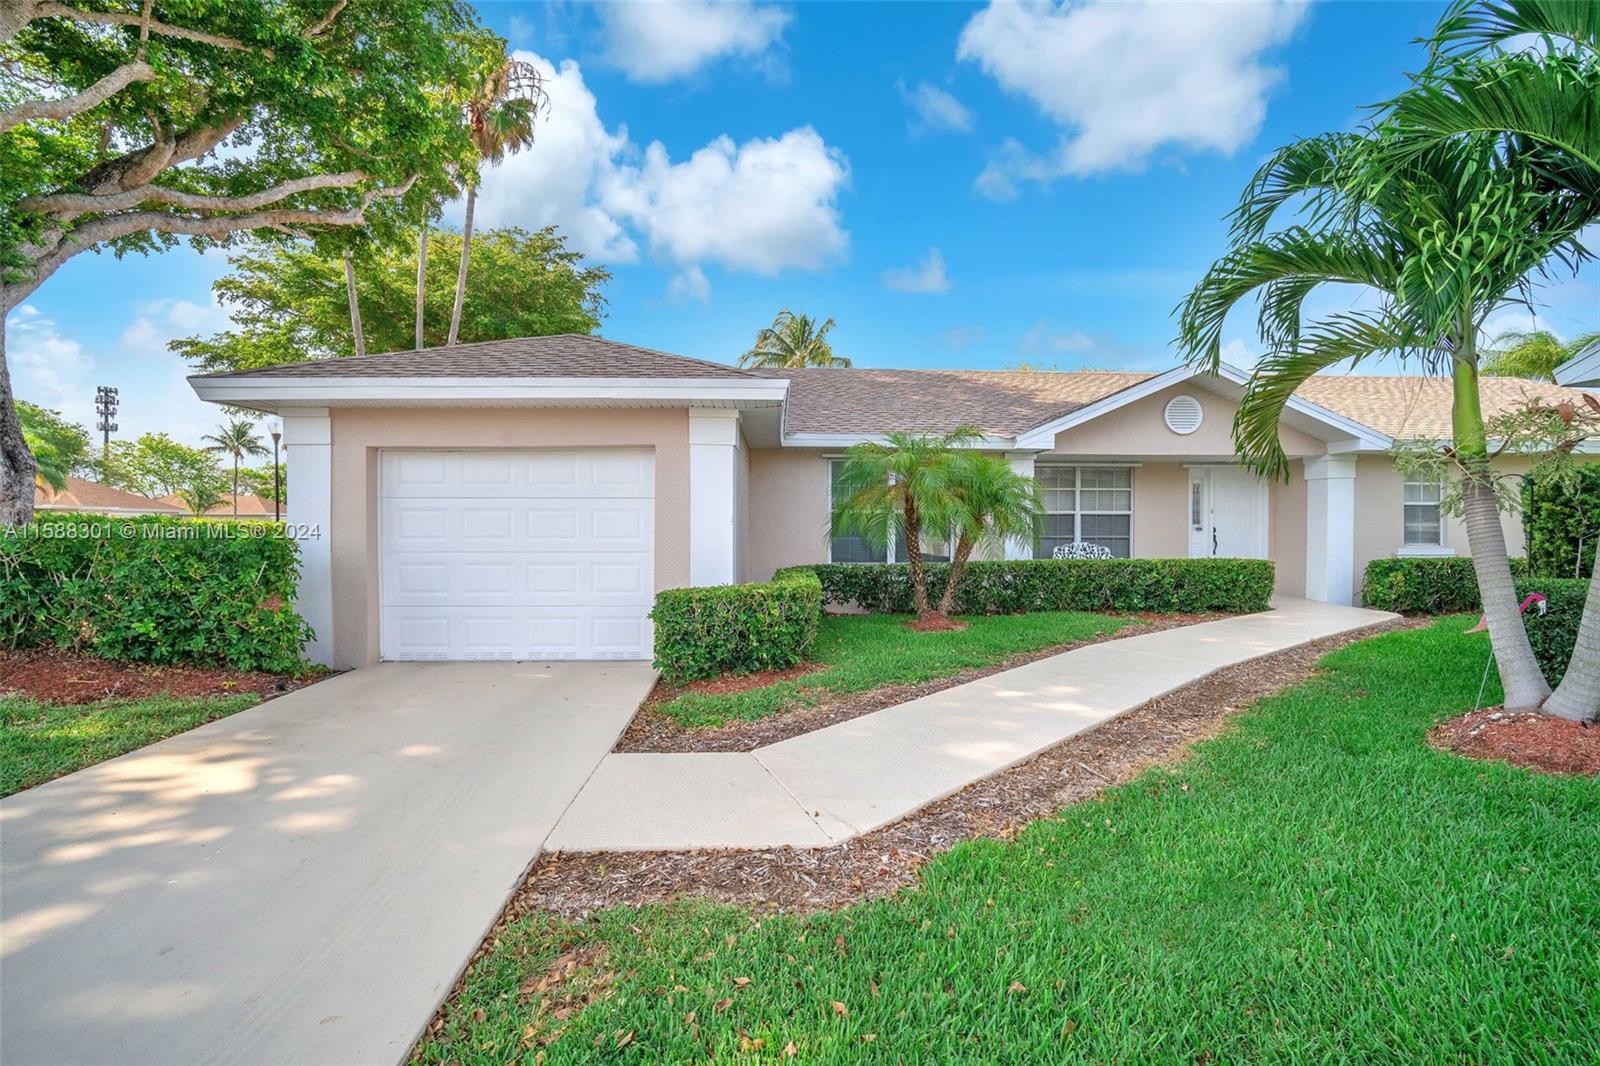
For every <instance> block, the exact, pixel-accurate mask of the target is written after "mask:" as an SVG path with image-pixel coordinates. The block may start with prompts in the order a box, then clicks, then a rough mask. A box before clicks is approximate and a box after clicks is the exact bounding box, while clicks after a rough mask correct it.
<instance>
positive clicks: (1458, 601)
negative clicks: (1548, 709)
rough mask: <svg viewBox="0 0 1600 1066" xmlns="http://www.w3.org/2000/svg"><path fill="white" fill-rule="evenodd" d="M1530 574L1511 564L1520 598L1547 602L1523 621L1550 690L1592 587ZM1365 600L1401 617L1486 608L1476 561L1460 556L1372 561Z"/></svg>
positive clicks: (1574, 638) (1522, 564) (1523, 566)
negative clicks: (1540, 611) (1537, 596)
mask: <svg viewBox="0 0 1600 1066" xmlns="http://www.w3.org/2000/svg"><path fill="white" fill-rule="evenodd" d="M1527 572H1528V567H1527V561H1526V560H1524V559H1512V560H1511V574H1512V576H1513V577H1514V578H1515V579H1516V583H1517V598H1518V599H1519V600H1520V599H1523V598H1525V597H1526V596H1527V595H1528V594H1529V593H1533V592H1537V593H1540V594H1541V595H1543V596H1544V597H1545V599H1546V601H1547V602H1546V606H1545V610H1546V613H1545V614H1544V615H1542V616H1541V615H1539V614H1537V613H1535V612H1532V611H1530V612H1529V613H1528V614H1526V615H1524V616H1523V622H1524V624H1525V625H1526V626H1527V629H1528V641H1529V643H1531V644H1532V645H1533V654H1534V655H1535V656H1536V657H1537V658H1538V660H1539V667H1540V669H1542V670H1543V671H1544V676H1545V678H1546V679H1547V680H1549V682H1550V683H1551V684H1552V685H1555V684H1559V683H1560V681H1561V678H1562V676H1563V675H1565V674H1566V672H1567V663H1568V661H1569V660H1570V659H1571V658H1572V647H1573V645H1574V644H1575V643H1577V640H1578V622H1579V621H1580V620H1581V619H1582V617H1583V605H1584V600H1585V598H1586V597H1587V596H1588V595H1589V582H1588V581H1586V580H1584V579H1582V578H1572V577H1528V576H1527ZM1361 600H1362V603H1364V604H1365V605H1366V606H1368V607H1372V608H1376V609H1377V610H1380V611H1397V612H1400V613H1403V614H1460V613H1463V612H1469V611H1477V610H1479V609H1480V608H1481V607H1482V599H1481V598H1480V597H1479V595H1478V579H1477V577H1476V575H1475V574H1474V573H1473V571H1472V560H1471V559H1470V558H1465V557H1459V556H1457V557H1449V558H1442V559H1374V560H1373V561H1372V562H1370V563H1368V564H1367V576H1366V583H1365V585H1364V586H1363V587H1362V590H1361Z"/></svg>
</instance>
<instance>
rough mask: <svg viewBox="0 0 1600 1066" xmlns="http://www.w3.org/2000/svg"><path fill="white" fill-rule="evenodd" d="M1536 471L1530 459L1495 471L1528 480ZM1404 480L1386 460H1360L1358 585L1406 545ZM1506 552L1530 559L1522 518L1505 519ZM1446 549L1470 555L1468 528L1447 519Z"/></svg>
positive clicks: (1509, 461)
mask: <svg viewBox="0 0 1600 1066" xmlns="http://www.w3.org/2000/svg"><path fill="white" fill-rule="evenodd" d="M1532 465H1533V463H1532V461H1531V460H1529V459H1526V458H1520V457H1518V458H1509V459H1502V460H1500V461H1499V462H1497V463H1495V469H1496V470H1498V471H1500V472H1501V473H1503V474H1526V473H1527V472H1528V469H1529V468H1530V467H1531V466H1532ZM1404 501H1405V477H1404V476H1403V475H1402V474H1401V473H1400V471H1399V470H1397V469H1395V465H1394V460H1393V459H1391V458H1389V457H1388V456H1387V455H1363V456H1361V458H1359V459H1358V460H1356V581H1357V583H1359V582H1360V581H1361V578H1362V575H1364V574H1365V573H1366V569H1367V564H1368V563H1370V562H1371V561H1372V560H1374V559H1386V558H1389V557H1391V556H1394V555H1397V554H1399V551H1400V548H1401V545H1403V544H1404V543H1405V540H1404V537H1405V502H1404ZM1500 525H1501V528H1502V529H1504V530H1505V536H1506V550H1507V551H1508V552H1509V553H1510V554H1511V555H1512V556H1520V555H1524V554H1526V551H1525V547H1526V546H1525V545H1524V543H1523V539H1522V536H1523V535H1522V515H1521V513H1520V512H1511V513H1502V514H1501V516H1500ZM1444 547H1445V548H1446V549H1447V550H1448V551H1449V552H1450V553H1453V554H1455V555H1469V554H1471V548H1470V547H1469V545H1468V544H1467V528H1466V526H1465V524H1463V522H1462V521H1461V519H1460V518H1459V517H1457V516H1454V515H1449V514H1446V515H1445V516H1444Z"/></svg>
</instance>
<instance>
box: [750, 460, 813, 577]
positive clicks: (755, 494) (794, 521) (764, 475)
mask: <svg viewBox="0 0 1600 1066" xmlns="http://www.w3.org/2000/svg"><path fill="white" fill-rule="evenodd" d="M830 454H837V453H831V452H824V451H818V450H816V449H812V448H752V449H750V470H749V490H750V491H749V494H748V495H749V499H748V503H747V507H748V520H747V521H746V523H745V529H746V530H747V531H748V532H747V534H746V537H747V540H746V543H745V553H744V558H745V566H744V571H743V574H742V575H741V576H742V577H743V579H744V580H746V581H764V580H766V579H767V578H769V577H771V576H772V572H773V571H774V570H776V569H778V568H779V567H781V566H798V565H799V564H801V563H825V562H827V561H828V461H827V456H829V455H830Z"/></svg>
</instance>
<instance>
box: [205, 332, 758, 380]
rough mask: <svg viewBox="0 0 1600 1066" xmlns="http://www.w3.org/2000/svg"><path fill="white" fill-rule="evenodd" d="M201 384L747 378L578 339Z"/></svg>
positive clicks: (290, 368) (265, 372)
mask: <svg viewBox="0 0 1600 1066" xmlns="http://www.w3.org/2000/svg"><path fill="white" fill-rule="evenodd" d="M202 376H203V377H208V378H232V377H252V378H256V377H267V378H327V377H360V378H420V377H448V378H566V377H589V378H730V377H734V378H739V377H749V376H750V374H749V373H748V372H747V371H744V370H739V369H737V368H735V367H731V366H725V365H723V364H722V363H712V362H708V361H706V360H704V359H690V358H688V357H686V356H682V355H671V354H669V353H667V352H658V351H654V350H653V349H650V348H639V347H636V346H635V345H632V344H621V343H618V342H617V341H609V340H606V339H605V338H604V337H595V336H590V335H589V334H586V333H562V334H558V335H556V336H553V337H516V338H513V339H511V340H500V341H479V342H477V343H475V344H458V345H456V346H455V347H453V348H422V349H419V350H415V351H409V352H385V353H384V354H382V355H361V356H344V357H342V358H337V359H315V360H311V361H309V362H303V363H281V364H279V365H277V366H267V367H259V368H257V369H254V370H236V371H232V372H229V373H224V374H205V375H202Z"/></svg>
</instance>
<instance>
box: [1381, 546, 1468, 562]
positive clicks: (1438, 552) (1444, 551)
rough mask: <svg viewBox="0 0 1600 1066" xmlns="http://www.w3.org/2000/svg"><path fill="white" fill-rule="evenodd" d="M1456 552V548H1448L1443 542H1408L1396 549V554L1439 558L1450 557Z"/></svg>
mask: <svg viewBox="0 0 1600 1066" xmlns="http://www.w3.org/2000/svg"><path fill="white" fill-rule="evenodd" d="M1455 553H1456V550H1455V549H1454V548H1446V547H1445V546H1444V545H1442V544H1406V545H1402V546H1401V547H1399V548H1397V549H1396V550H1395V555H1396V556H1398V557H1400V558H1402V559H1405V558H1423V559H1438V558H1448V557H1449V556H1452V555H1454V554H1455Z"/></svg>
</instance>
